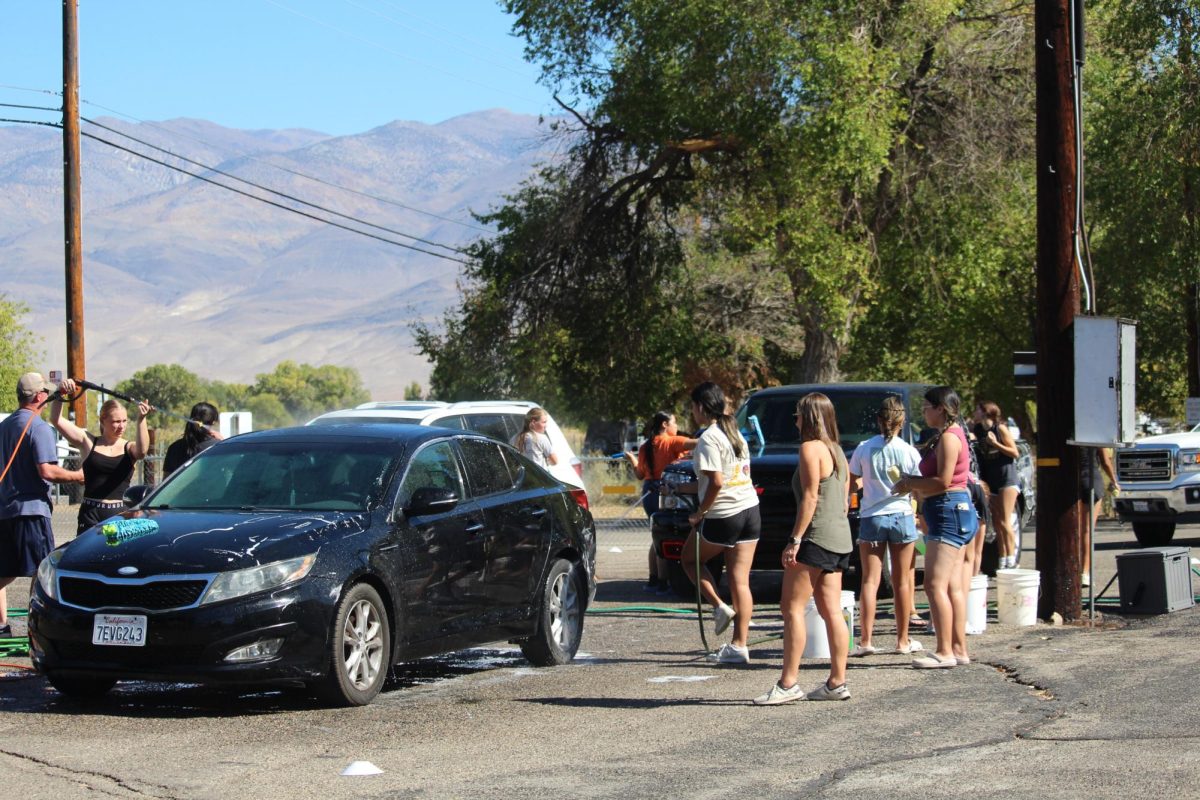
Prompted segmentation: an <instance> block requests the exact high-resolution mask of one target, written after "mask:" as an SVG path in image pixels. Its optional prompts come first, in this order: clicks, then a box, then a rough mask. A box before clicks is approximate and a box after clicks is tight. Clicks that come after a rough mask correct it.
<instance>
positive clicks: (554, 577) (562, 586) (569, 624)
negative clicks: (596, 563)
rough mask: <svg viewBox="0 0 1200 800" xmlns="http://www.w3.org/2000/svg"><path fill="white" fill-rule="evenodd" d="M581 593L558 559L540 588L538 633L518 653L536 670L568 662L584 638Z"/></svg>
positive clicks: (568, 565) (569, 569)
mask: <svg viewBox="0 0 1200 800" xmlns="http://www.w3.org/2000/svg"><path fill="white" fill-rule="evenodd" d="M583 612H584V599H583V593H582V592H581V591H580V588H579V578H578V576H577V575H576V573H575V568H574V567H573V566H572V565H571V563H570V562H569V561H566V560H564V559H561V558H560V559H558V560H557V561H555V562H554V563H553V564H552V565H551V566H550V573H549V574H548V575H547V576H546V582H545V583H544V584H543V585H542V592H541V602H540V604H539V608H538V626H537V632H536V633H534V635H533V636H531V637H530V638H528V639H526V640H525V641H523V642H521V652H522V653H524V654H525V657H526V658H527V659H529V661H530V663H531V664H533V665H534V666H537V667H553V666H557V665H560V664H567V663H570V661H571V659H573V658H575V653H576V652H578V650H579V640H580V639H582V638H583Z"/></svg>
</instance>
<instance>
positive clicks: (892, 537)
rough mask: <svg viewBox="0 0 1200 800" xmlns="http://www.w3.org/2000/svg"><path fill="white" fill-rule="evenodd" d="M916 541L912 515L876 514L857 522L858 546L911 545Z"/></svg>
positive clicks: (915, 522) (915, 524)
mask: <svg viewBox="0 0 1200 800" xmlns="http://www.w3.org/2000/svg"><path fill="white" fill-rule="evenodd" d="M916 540H917V518H916V517H914V516H913V515H912V514H877V515H875V516H873V517H863V518H861V519H860V520H859V521H858V542H859V544H863V543H866V544H882V543H883V542H891V543H892V544H912V543H913V542H915V541H916Z"/></svg>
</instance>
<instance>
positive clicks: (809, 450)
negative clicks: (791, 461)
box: [754, 392, 854, 706]
mask: <svg viewBox="0 0 1200 800" xmlns="http://www.w3.org/2000/svg"><path fill="white" fill-rule="evenodd" d="M796 427H797V428H799V429H800V463H799V465H798V466H797V468H796V474H795V476H793V478H792V491H793V492H794V493H795V495H796V521H795V523H794V524H793V526H792V540H791V542H790V543H789V544H788V546H787V547H785V548H784V550H783V570H784V572H783V596H782V597H781V599H780V602H779V608H780V611H781V612H782V614H783V672H782V674H781V675H780V678H779V681H778V682H777V683H776V684H775V685H774V686H772V687H771V690H770V691H768V692H767V693H766V694H763V695H760V696H758V697H756V698H754V704H755V705H764V706H765V705H779V704H780V703H788V702H791V701H793V700H804V699H808V700H849V699H850V690H849V689H848V688H847V687H846V656H847V651H848V650H849V649H850V631H849V630H848V629H847V628H846V621H845V619H844V618H843V617H842V608H841V605H842V602H841V601H842V571H843V570H844V569H846V567H848V566H849V565H850V553H851V551H852V550H853V549H854V542H853V539H852V538H851V534H850V523H849V521H848V520H847V519H846V510H847V509H846V500H847V493H848V491H849V488H850V473H849V470H848V469H847V468H846V456H845V454H844V453H843V452H842V448H841V446H840V445H839V444H838V428H837V415H836V414H835V413H834V410H833V403H832V402H830V400H829V398H828V397H826V396H825V395H823V394H821V393H819V392H813V393H811V394H806V395H805V396H804V397H802V398H800V402H798V403H797V404H796ZM810 597H811V598H813V599H814V601H815V602H816V606H817V612H818V613H819V614H820V615H821V619H822V620H824V621H825V631H826V633H827V634H828V636H829V655H830V660H829V677H828V679H826V680H825V682H824V683H822V684H821V685H820V686H818V687H817V688H815V689H813V690H812V691H810V692H809V693H808V694H807V695H806V694H805V693H804V692H803V691H802V690H801V689H800V686H799V684H798V683H797V681H798V680H799V676H800V655H801V654H802V653H803V652H804V643H805V638H806V637H805V634H806V631H805V628H804V607H805V605H807V603H808V600H809V598H810Z"/></svg>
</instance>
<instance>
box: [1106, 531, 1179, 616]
mask: <svg viewBox="0 0 1200 800" xmlns="http://www.w3.org/2000/svg"><path fill="white" fill-rule="evenodd" d="M1117 585H1118V587H1119V588H1120V592H1121V611H1122V612H1124V613H1126V614H1166V613H1167V612H1170V611H1178V610H1179V609H1181V608H1191V607H1192V606H1193V605H1194V604H1195V598H1194V597H1193V596H1192V565H1191V558H1189V556H1188V549H1187V548H1186V547H1149V548H1147V549H1145V550H1131V551H1129V552H1128V553H1121V554H1120V555H1118V556H1117Z"/></svg>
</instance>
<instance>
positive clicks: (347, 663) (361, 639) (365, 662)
mask: <svg viewBox="0 0 1200 800" xmlns="http://www.w3.org/2000/svg"><path fill="white" fill-rule="evenodd" d="M329 647H330V653H329V669H328V671H327V672H326V674H325V679H324V680H323V681H322V682H321V683H320V684H318V685H317V686H315V687H314V688H315V689H316V691H317V694H318V695H319V696H320V697H321V698H322V699H323V700H325V701H327V702H329V703H333V704H335V705H342V706H364V705H366V704H367V703H369V702H371V701H372V700H374V699H375V696H376V695H378V694H379V691H380V690H381V689H382V688H383V682H384V681H385V680H386V679H387V673H388V668H389V667H390V666H391V652H392V633H391V629H390V628H389V627H388V618H387V612H386V611H385V610H384V607H383V600H381V599H380V597H379V592H377V591H375V588H374V587H373V586H371V585H370V584H366V583H358V584H355V585H354V586H351V587H350V589H349V590H348V591H347V592H346V593H345V594H344V595H343V596H342V599H341V602H339V603H338V608H337V613H336V614H335V615H334V619H333V629H332V630H331V631H330V634H329Z"/></svg>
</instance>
